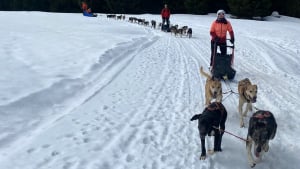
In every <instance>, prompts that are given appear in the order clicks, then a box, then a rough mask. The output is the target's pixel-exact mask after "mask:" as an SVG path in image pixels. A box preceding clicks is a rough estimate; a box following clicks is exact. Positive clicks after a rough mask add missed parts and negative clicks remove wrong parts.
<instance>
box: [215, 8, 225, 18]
mask: <svg viewBox="0 0 300 169" xmlns="http://www.w3.org/2000/svg"><path fill="white" fill-rule="evenodd" d="M220 13H223V14H224V15H225V11H224V10H223V9H220V10H218V12H217V16H218V15H219V14H220Z"/></svg>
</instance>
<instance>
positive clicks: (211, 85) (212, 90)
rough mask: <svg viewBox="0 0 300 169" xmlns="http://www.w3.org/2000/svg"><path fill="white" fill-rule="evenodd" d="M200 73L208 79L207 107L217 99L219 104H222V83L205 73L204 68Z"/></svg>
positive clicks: (206, 87) (206, 85)
mask: <svg viewBox="0 0 300 169" xmlns="http://www.w3.org/2000/svg"><path fill="white" fill-rule="evenodd" d="M200 73H201V74H202V75H203V76H205V77H206V78H207V80H206V83H205V105H206V106H207V105H209V104H210V103H211V101H212V99H216V101H217V102H222V98H223V95H222V83H221V81H220V80H219V79H216V78H213V77H212V76H211V75H209V74H208V73H206V72H204V71H203V67H201V68H200Z"/></svg>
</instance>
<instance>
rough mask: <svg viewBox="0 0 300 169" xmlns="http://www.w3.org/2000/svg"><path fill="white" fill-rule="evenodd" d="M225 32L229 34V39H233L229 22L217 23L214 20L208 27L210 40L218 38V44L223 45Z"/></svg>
mask: <svg viewBox="0 0 300 169" xmlns="http://www.w3.org/2000/svg"><path fill="white" fill-rule="evenodd" d="M227 32H229V34H230V38H231V39H234V33H233V30H232V26H231V24H230V22H229V21H227V20H225V22H219V21H217V20H215V21H214V22H213V23H212V24H211V27H210V35H211V40H214V39H215V38H216V37H217V38H219V42H220V43H225V42H226V35H227Z"/></svg>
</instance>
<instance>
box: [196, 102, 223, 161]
mask: <svg viewBox="0 0 300 169" xmlns="http://www.w3.org/2000/svg"><path fill="white" fill-rule="evenodd" d="M226 119H227V111H226V109H225V107H224V105H223V104H222V103H220V102H213V103H211V104H210V105H209V106H208V107H206V108H205V109H204V110H203V112H202V114H196V115H194V116H193V117H192V119H191V121H193V120H198V130H199V135H200V140H201V151H202V152H201V156H200V160H205V158H206V148H205V136H206V135H208V136H212V135H214V136H215V137H214V152H217V151H222V148H221V144H222V136H223V134H224V132H223V131H224V130H225V122H226ZM219 127H220V130H219Z"/></svg>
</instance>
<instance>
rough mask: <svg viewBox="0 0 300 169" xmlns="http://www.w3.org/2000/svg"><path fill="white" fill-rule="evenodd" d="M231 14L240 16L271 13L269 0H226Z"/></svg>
mask: <svg viewBox="0 0 300 169" xmlns="http://www.w3.org/2000/svg"><path fill="white" fill-rule="evenodd" d="M228 6H229V8H230V11H231V14H233V15H236V16H238V17H241V18H252V17H254V16H260V17H264V16H267V15H270V14H271V10H270V9H271V6H272V1H271V0H228Z"/></svg>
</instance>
